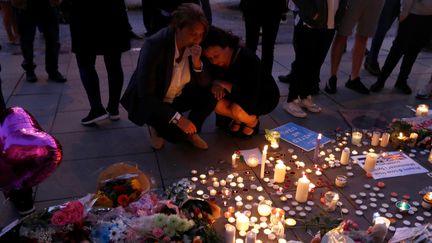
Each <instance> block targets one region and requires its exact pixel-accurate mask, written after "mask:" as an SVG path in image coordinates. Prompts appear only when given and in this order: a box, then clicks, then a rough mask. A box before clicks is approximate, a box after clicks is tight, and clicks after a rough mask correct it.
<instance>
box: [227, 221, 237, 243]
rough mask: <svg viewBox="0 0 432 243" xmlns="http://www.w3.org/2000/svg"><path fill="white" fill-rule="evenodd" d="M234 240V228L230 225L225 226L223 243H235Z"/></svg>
mask: <svg viewBox="0 0 432 243" xmlns="http://www.w3.org/2000/svg"><path fill="white" fill-rule="evenodd" d="M235 240H236V228H235V227H234V226H233V225H231V224H226V225H225V242H227V243H235Z"/></svg>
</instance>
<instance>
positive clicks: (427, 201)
mask: <svg viewBox="0 0 432 243" xmlns="http://www.w3.org/2000/svg"><path fill="white" fill-rule="evenodd" d="M421 205H422V207H423V208H424V209H428V210H429V209H431V208H432V192H427V193H426V194H425V195H424V196H423V201H422V203H421Z"/></svg>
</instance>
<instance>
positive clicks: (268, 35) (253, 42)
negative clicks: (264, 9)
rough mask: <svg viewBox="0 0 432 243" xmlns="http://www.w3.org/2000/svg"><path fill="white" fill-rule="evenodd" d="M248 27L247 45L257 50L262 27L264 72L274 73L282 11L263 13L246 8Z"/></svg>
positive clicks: (245, 14)
mask: <svg viewBox="0 0 432 243" xmlns="http://www.w3.org/2000/svg"><path fill="white" fill-rule="evenodd" d="M244 17H245V28H246V47H247V48H249V49H250V50H252V51H253V52H256V50H257V47H258V40H259V35H260V29H262V38H261V63H262V68H263V72H264V73H268V74H270V75H271V74H272V69H273V57H274V54H273V52H274V45H275V42H276V37H277V34H278V31H279V24H280V20H281V14H280V13H273V14H263V13H261V12H260V10H259V9H256V10H255V9H254V10H250V9H248V8H247V9H246V12H245V13H244Z"/></svg>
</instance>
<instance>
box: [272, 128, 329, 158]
mask: <svg viewBox="0 0 432 243" xmlns="http://www.w3.org/2000/svg"><path fill="white" fill-rule="evenodd" d="M272 131H278V132H279V133H280V135H281V139H283V140H285V141H287V142H288V143H291V144H293V145H295V146H297V147H299V148H301V149H303V150H305V151H311V150H313V149H314V148H315V145H316V140H317V137H318V133H316V132H314V131H311V130H309V129H307V128H305V127H302V126H299V125H297V124H295V123H293V122H290V123H287V124H285V125H282V126H280V127H276V128H274V129H272ZM328 142H330V138H327V137H324V136H322V138H321V145H322V144H326V143H328Z"/></svg>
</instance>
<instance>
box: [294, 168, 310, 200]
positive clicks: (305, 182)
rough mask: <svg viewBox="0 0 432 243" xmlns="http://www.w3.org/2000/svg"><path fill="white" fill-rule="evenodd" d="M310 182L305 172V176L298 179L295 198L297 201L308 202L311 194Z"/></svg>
mask: <svg viewBox="0 0 432 243" xmlns="http://www.w3.org/2000/svg"><path fill="white" fill-rule="evenodd" d="M309 184H310V180H309V179H308V178H307V177H306V176H305V175H304V174H303V176H302V177H301V178H300V179H298V181H297V190H296V195H295V200H296V201H297V202H301V203H303V202H306V201H307V199H308V195H309Z"/></svg>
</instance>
